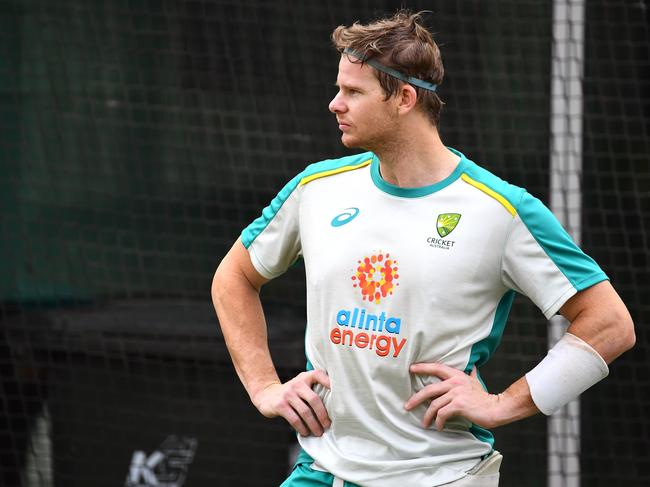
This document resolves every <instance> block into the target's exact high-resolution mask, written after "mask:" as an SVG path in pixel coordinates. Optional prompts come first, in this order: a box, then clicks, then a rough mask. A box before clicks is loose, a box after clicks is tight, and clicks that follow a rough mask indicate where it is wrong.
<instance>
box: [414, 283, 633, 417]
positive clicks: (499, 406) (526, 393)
mask: <svg viewBox="0 0 650 487" xmlns="http://www.w3.org/2000/svg"><path fill="white" fill-rule="evenodd" d="M560 312H561V313H562V315H563V316H564V317H565V318H567V320H569V322H570V326H569V328H568V330H567V331H568V332H569V333H571V334H573V335H575V336H577V337H579V338H580V339H582V340H583V341H585V342H587V343H588V344H589V345H590V346H591V347H592V348H593V349H594V350H595V351H596V352H597V353H598V354H599V355H600V356H601V357H602V358H603V359H604V360H605V362H606V363H611V362H612V361H613V360H614V359H615V358H616V357H618V356H619V355H621V354H622V353H623V352H625V351H626V350H628V349H630V348H631V347H632V346H633V345H634V342H635V335H634V325H633V323H632V318H631V317H630V314H629V312H628V311H627V308H626V307H625V305H624V304H623V302H622V301H621V299H620V297H619V296H618V294H617V293H616V291H615V290H614V288H613V287H612V286H611V284H610V283H609V282H607V281H604V282H601V283H599V284H596V285H594V286H592V287H590V288H588V289H585V290H583V291H580V292H579V293H577V294H576V295H574V296H573V297H572V298H571V299H569V300H568V301H567V302H566V303H565V304H564V306H562V308H561V309H560ZM411 372H413V373H416V374H428V375H436V376H438V377H440V378H441V379H442V381H441V382H439V383H437V384H433V385H430V386H427V387H425V388H424V389H422V390H421V391H419V392H418V393H416V394H415V395H414V396H413V397H411V398H410V399H409V400H408V401H407V403H406V405H405V407H406V409H412V408H413V407H415V406H417V405H418V404H421V403H422V402H424V401H425V400H428V399H432V402H431V405H430V406H429V409H428V410H427V412H426V414H425V416H424V420H423V426H424V427H428V426H429V425H430V424H431V422H432V421H433V420H435V424H436V427H437V428H438V429H442V428H443V426H444V423H445V422H446V421H447V419H449V418H450V417H453V416H463V417H465V418H467V419H468V420H470V421H472V422H474V423H476V424H478V425H479V426H483V427H486V428H494V427H497V426H501V425H504V424H508V423H511V422H513V421H517V420H519V419H523V418H526V417H528V416H532V415H533V414H536V413H537V412H539V409H538V408H537V406H536V405H535V403H534V402H533V399H532V397H531V394H530V388H529V386H528V382H527V380H526V378H525V377H521V378H519V379H518V380H517V381H516V382H514V383H513V384H512V385H511V386H509V387H508V388H507V389H506V390H505V391H504V392H502V393H501V394H488V393H487V392H486V391H484V390H483V388H482V386H481V384H480V382H479V381H478V379H477V377H476V373H475V371H473V372H472V374H471V375H470V376H467V375H466V374H464V373H463V372H462V371H459V370H456V369H453V368H451V367H447V366H445V365H442V364H414V365H413V366H412V367H411Z"/></svg>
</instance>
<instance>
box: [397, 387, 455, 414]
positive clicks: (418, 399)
mask: <svg viewBox="0 0 650 487" xmlns="http://www.w3.org/2000/svg"><path fill="white" fill-rule="evenodd" d="M451 387H452V385H451V384H449V383H448V382H444V381H443V382H438V383H436V384H430V385H428V386H426V387H424V388H423V389H421V390H419V391H418V392H416V393H415V394H413V395H412V396H411V397H410V398H409V400H408V401H406V404H404V407H405V408H406V409H407V410H410V409H413V408H414V407H416V406H419V405H420V404H422V403H423V402H424V401H426V400H427V399H435V398H437V397H438V396H441V395H442V394H445V393H446V392H448V391H449V390H450V389H451Z"/></svg>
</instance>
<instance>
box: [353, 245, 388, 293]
mask: <svg viewBox="0 0 650 487" xmlns="http://www.w3.org/2000/svg"><path fill="white" fill-rule="evenodd" d="M357 262H358V264H359V266H358V267H357V271H356V274H354V275H353V276H352V281H353V283H352V287H358V288H359V289H360V290H361V295H362V297H363V299H364V301H366V300H367V301H371V302H372V301H374V302H375V303H377V304H379V303H380V302H381V300H382V299H383V298H386V297H387V296H389V295H392V294H393V289H394V287H395V286H399V283H397V282H396V281H397V279H398V278H399V275H398V274H397V261H395V260H393V259H391V258H390V254H385V255H384V254H383V253H381V252H380V253H378V254H373V255H371V256H370V257H364V258H363V260H359V261H357Z"/></svg>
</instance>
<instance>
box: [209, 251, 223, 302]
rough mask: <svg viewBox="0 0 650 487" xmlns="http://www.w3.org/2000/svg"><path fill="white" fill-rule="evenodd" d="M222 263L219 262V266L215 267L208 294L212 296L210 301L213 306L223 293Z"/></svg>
mask: <svg viewBox="0 0 650 487" xmlns="http://www.w3.org/2000/svg"><path fill="white" fill-rule="evenodd" d="M222 264H223V261H222ZM222 264H219V267H217V270H216V271H215V273H214V276H213V277H212V284H211V286H210V296H211V297H212V302H213V304H214V305H215V306H216V305H217V303H218V302H219V300H220V298H221V296H222V294H223V292H222V291H223V289H224V283H223V269H222Z"/></svg>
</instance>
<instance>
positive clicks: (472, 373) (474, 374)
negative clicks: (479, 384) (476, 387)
mask: <svg viewBox="0 0 650 487" xmlns="http://www.w3.org/2000/svg"><path fill="white" fill-rule="evenodd" d="M469 375H470V376H471V377H474V378H475V379H478V369H477V368H476V365H475V366H474V367H472V371H471V372H470V374H469Z"/></svg>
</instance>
